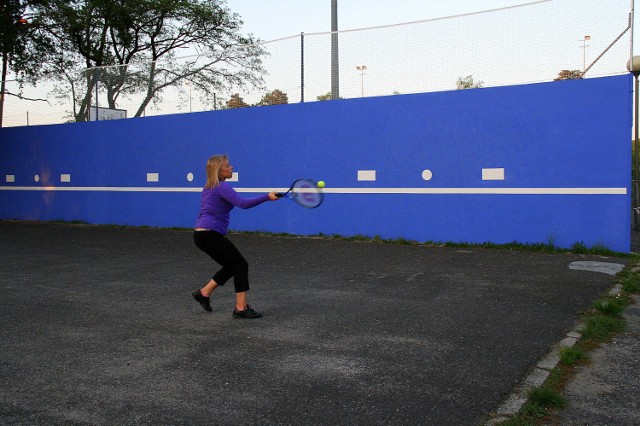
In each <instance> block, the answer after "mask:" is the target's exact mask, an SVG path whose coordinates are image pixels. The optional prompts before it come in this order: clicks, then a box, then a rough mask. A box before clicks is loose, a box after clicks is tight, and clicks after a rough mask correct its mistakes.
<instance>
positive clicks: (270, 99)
mask: <svg viewBox="0 0 640 426" xmlns="http://www.w3.org/2000/svg"><path fill="white" fill-rule="evenodd" d="M288 103H289V98H288V97H287V94H286V93H283V92H282V91H280V90H279V89H275V90H274V91H273V92H269V93H267V94H266V95H264V96H263V97H262V99H261V100H260V102H258V105H261V106H264V105H280V104H288Z"/></svg>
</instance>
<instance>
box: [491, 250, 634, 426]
mask: <svg viewBox="0 0 640 426" xmlns="http://www.w3.org/2000/svg"><path fill="white" fill-rule="evenodd" d="M572 248H573V249H578V250H581V247H580V246H576V245H574V247H572ZM639 266H640V261H637V260H636V261H635V262H634V264H633V265H630V266H628V267H627V268H625V269H624V270H623V271H622V272H620V273H619V274H618V275H617V277H616V284H619V285H620V286H621V287H622V292H621V293H620V294H617V295H605V296H602V297H600V298H598V299H597V300H596V301H594V302H593V303H592V305H591V308H590V309H588V310H587V311H586V312H584V313H583V315H582V318H581V319H582V322H583V324H584V327H583V328H582V330H581V335H582V336H581V338H580V340H579V341H578V342H577V343H576V344H575V345H574V346H571V347H566V348H563V349H561V350H560V351H559V357H560V362H559V364H558V366H557V367H556V368H554V369H553V370H552V371H551V374H550V376H549V378H548V379H547V380H546V382H545V383H544V384H543V385H542V386H540V387H539V388H536V389H534V390H532V391H531V393H530V394H529V400H528V401H527V402H526V403H525V404H524V405H523V406H522V408H521V409H520V412H519V413H518V414H517V415H515V416H514V417H512V418H510V419H508V420H506V421H504V422H501V423H500V424H501V425H504V426H530V425H531V426H535V425H541V424H550V423H552V424H555V423H554V422H553V421H551V420H553V416H554V415H555V414H557V413H558V412H559V410H562V408H564V406H565V405H566V400H565V398H564V397H563V395H562V394H563V391H564V388H565V386H566V384H567V383H568V381H569V379H570V378H571V377H572V376H573V375H574V374H575V372H576V369H577V368H578V367H579V366H581V365H584V364H586V363H588V362H589V352H591V351H592V350H594V349H596V348H598V347H600V346H601V345H602V344H604V343H607V342H609V341H611V339H612V338H613V337H614V336H616V335H617V334H619V333H621V332H622V331H623V330H624V328H625V326H626V323H625V320H624V318H623V316H622V315H623V313H624V310H625V309H626V308H627V306H629V305H630V304H632V303H633V299H632V298H631V297H630V295H631V294H633V293H638V292H640V267H639Z"/></svg>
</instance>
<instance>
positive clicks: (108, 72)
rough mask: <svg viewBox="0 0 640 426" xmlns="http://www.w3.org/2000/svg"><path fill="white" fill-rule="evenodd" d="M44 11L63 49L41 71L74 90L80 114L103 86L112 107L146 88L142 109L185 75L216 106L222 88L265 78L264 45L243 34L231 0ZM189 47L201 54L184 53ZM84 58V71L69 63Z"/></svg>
mask: <svg viewBox="0 0 640 426" xmlns="http://www.w3.org/2000/svg"><path fill="white" fill-rule="evenodd" d="M38 12H39V13H40V16H41V17H42V19H43V20H45V22H46V25H47V28H48V29H49V32H50V35H51V37H52V38H53V39H54V40H55V53H56V57H57V60H56V61H51V62H49V63H47V64H43V66H42V73H43V74H47V75H50V76H51V77H52V78H53V79H54V80H55V81H56V82H57V83H58V84H59V86H58V94H59V96H60V97H61V98H62V97H64V98H68V93H69V91H70V92H71V94H72V98H73V112H72V114H73V119H74V120H75V121H86V120H87V119H88V117H89V108H90V106H91V104H92V102H93V103H94V102H95V100H94V99H95V91H96V86H97V88H98V89H97V90H99V92H100V93H102V94H103V95H104V96H106V99H107V106H108V107H109V108H116V107H117V104H118V99H119V98H120V97H132V96H133V95H136V96H139V97H140V98H141V100H140V104H139V105H138V107H137V110H136V112H135V114H134V116H136V117H138V116H141V115H142V114H143V113H144V111H145V108H147V106H149V104H153V103H157V102H159V101H160V100H161V96H162V93H163V91H165V90H166V89H167V88H169V87H172V86H176V87H180V86H181V85H182V84H183V83H184V82H185V81H189V83H190V84H191V85H192V90H193V91H194V92H195V93H197V94H198V96H199V97H200V99H201V101H202V102H203V103H204V104H205V105H210V106H211V105H213V102H214V100H215V95H216V93H219V92H221V91H225V90H229V89H231V88H242V87H245V86H255V87H262V85H263V80H262V75H263V74H264V68H263V67H262V61H261V57H262V55H263V54H264V53H265V51H264V49H263V48H262V47H261V46H260V45H259V44H257V41H258V40H256V39H254V38H253V37H252V36H251V35H249V36H243V35H241V34H240V32H239V30H240V27H241V26H242V21H241V20H240V18H239V16H238V15H237V14H234V13H232V12H231V11H230V10H229V9H228V8H226V6H225V2H224V0H71V1H69V0H49V1H48V2H47V3H46V4H45V5H43V6H42V7H40V8H38ZM183 48H190V49H193V50H195V51H196V52H197V54H195V55H193V56H191V57H188V58H185V59H184V60H183V61H178V60H177V57H178V56H179V55H178V52H179V53H180V54H183V52H184V50H182V49H183ZM80 64H81V65H82V66H81V67H82V68H85V71H84V72H79V73H78V72H71V71H69V70H72V69H77V68H78V65H80ZM69 88H70V90H69Z"/></svg>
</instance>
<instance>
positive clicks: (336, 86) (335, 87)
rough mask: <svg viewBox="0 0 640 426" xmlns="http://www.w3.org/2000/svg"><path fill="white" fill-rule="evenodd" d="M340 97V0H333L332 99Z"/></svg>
mask: <svg viewBox="0 0 640 426" xmlns="http://www.w3.org/2000/svg"><path fill="white" fill-rule="evenodd" d="M339 98H340V71H339V68H338V0H331V99H339Z"/></svg>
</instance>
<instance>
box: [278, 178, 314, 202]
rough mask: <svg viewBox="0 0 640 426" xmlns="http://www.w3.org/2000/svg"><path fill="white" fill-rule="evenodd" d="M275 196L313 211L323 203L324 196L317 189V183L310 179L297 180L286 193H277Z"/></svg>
mask: <svg viewBox="0 0 640 426" xmlns="http://www.w3.org/2000/svg"><path fill="white" fill-rule="evenodd" d="M276 196H278V197H284V198H289V199H291V200H293V201H295V202H296V203H298V204H300V205H301V206H302V207H306V208H308V209H315V208H316V207H318V206H319V205H320V204H322V202H323V201H324V194H323V193H322V190H320V188H318V183H317V182H316V181H315V180H311V179H298V180H296V181H295V182H293V184H292V185H291V187H290V188H289V190H288V191H287V192H278V193H276Z"/></svg>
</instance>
